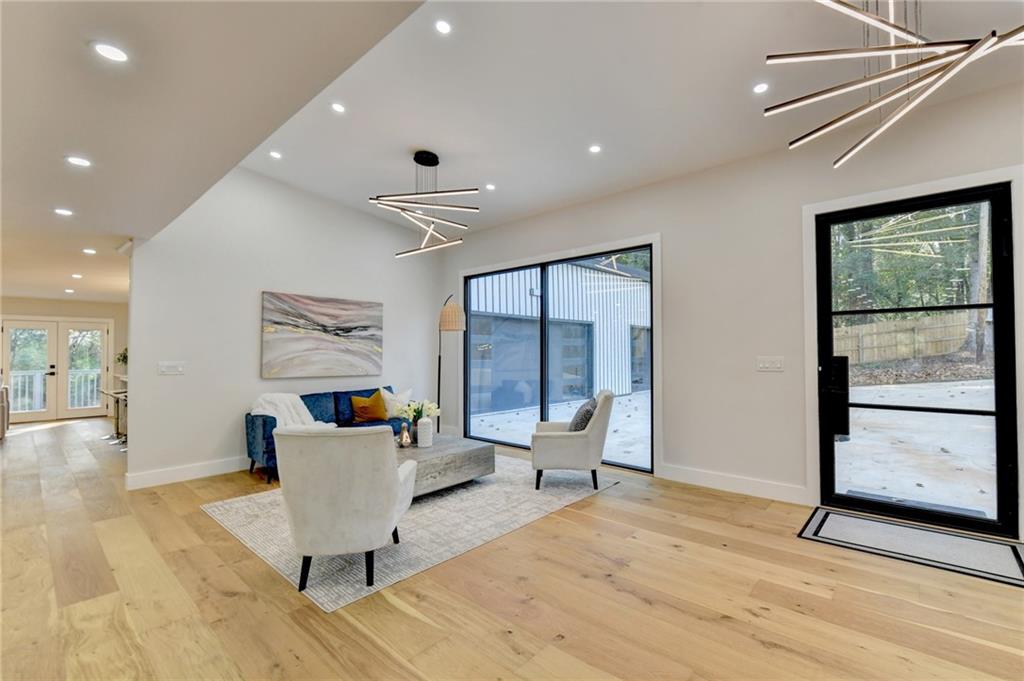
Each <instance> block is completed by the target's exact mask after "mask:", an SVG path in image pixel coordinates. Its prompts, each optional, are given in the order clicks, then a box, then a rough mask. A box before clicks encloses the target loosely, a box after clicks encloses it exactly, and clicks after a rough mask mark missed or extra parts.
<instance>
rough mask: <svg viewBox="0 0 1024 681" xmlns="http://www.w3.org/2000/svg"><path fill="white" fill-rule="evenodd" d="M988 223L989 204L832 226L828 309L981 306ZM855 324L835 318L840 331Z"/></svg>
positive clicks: (984, 293) (985, 278)
mask: <svg viewBox="0 0 1024 681" xmlns="http://www.w3.org/2000/svg"><path fill="white" fill-rule="evenodd" d="M987 223H988V205H987V204H977V203H975V204H967V205H962V206H950V207H945V208H941V209H935V210H926V211H916V212H913V213H907V214H903V215H898V216H895V215H894V216H887V217H882V218H875V219H872V220H860V221H855V222H848V223H844V224H838V225H834V226H833V228H832V309H833V310H854V309H867V308H892V307H924V306H933V305H953V304H960V303H973V302H978V301H979V300H985V299H986V297H987V292H988V276H989V275H988V272H989V271H990V268H989V258H990V251H991V249H990V248H988V247H987V245H986V246H985V247H984V248H983V246H982V243H981V241H982V240H984V242H985V243H986V244H987V241H988V224H987ZM983 250H984V251H985V260H984V261H983V262H979V257H978V256H979V253H980V252H982V251H983ZM898 316H900V315H898V314H894V315H879V318H880V319H890V318H896V317H898ZM903 316H905V315H903ZM861 321H863V320H861ZM855 322H856V320H854V319H852V318H849V317H838V318H837V323H838V324H840V325H843V324H847V323H855Z"/></svg>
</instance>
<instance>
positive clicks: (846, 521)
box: [800, 507, 1024, 587]
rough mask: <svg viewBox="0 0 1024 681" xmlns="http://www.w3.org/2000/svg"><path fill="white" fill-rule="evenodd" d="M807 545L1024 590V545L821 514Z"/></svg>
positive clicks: (811, 523)
mask: <svg viewBox="0 0 1024 681" xmlns="http://www.w3.org/2000/svg"><path fill="white" fill-rule="evenodd" d="M800 536H801V537H802V538H804V539H810V540H811V541H817V542H821V543H824V544H832V545H834V546H842V547H845V548H850V549H854V550H856V551H863V552H866V553H874V554H876V555H879V556H887V557H889V558H897V559H899V560H905V561H909V562H911V563H918V564H920V565H928V566H931V567H936V568H940V569H943V570H950V571H952V572H959V573H961V574H965V575H971V576H974V577H981V578H983V579H990V580H993V581H996V582H1002V583H1004V584H1012V585H1014V586H1020V587H1024V559H1022V551H1024V545H1022V544H1018V543H1011V542H1001V541H995V540H991V539H985V538H983V537H974V536H970V535H964V534H955V533H953V532H947V531H945V530H941V529H932V528H929V527H921V526H919V525H907V524H903V523H898V522H895V521H891V520H883V519H881V518H868V517H865V516H860V515H855V514H852V513H842V512H839V511H833V510H831V509H827V508H820V507H819V508H816V509H814V513H812V514H811V517H810V518H808V520H807V524H806V525H804V528H803V529H802V530H800Z"/></svg>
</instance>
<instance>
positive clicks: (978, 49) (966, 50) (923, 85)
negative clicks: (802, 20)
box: [764, 0, 1024, 168]
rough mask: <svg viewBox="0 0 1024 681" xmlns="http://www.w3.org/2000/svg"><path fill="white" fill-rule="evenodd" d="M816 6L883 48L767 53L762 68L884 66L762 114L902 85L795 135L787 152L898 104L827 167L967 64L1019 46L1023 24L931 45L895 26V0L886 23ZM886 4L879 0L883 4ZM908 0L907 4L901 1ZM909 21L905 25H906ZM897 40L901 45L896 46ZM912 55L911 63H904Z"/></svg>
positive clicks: (833, 0)
mask: <svg viewBox="0 0 1024 681" xmlns="http://www.w3.org/2000/svg"><path fill="white" fill-rule="evenodd" d="M815 1H816V2H818V3H819V4H821V5H824V6H825V7H828V8H829V9H833V10H835V11H837V12H840V13H842V14H845V15H846V16H848V17H851V18H853V19H856V20H857V21H861V22H863V23H865V24H867V25H868V26H870V27H873V28H875V29H878V30H879V31H882V32H884V33H887V34H888V42H889V44H888V45H879V46H874V47H872V46H867V45H865V46H864V47H856V48H848V49H838V50H819V51H815V52H794V53H789V54H770V55H768V56H767V58H766V59H765V62H766V63H768V64H796V63H801V62H813V61H831V60H835V59H863V58H871V57H879V58H881V57H889V60H890V61H889V65H890V68H888V69H886V70H883V71H879V72H878V73H874V74H872V75H869V76H865V77H864V78H859V79H857V80H851V81H848V82H846V83H840V84H839V85H834V86H832V87H830V88H826V89H824V90H819V91H817V92H812V93H810V94H808V95H804V96H802V97H797V98H796V99H791V100H789V101H788V102H782V103H780V104H775V105H774V106H770V107H768V108H767V109H765V110H764V115H765V116H773V115H775V114H779V113H782V112H784V111H791V110H793V109H796V108H799V107H801V106H807V105H808V104H814V103H816V102H821V101H824V100H826V99H829V98H831V97H835V96H837V95H842V94H846V93H848V92H853V91H855V90H859V89H862V88H870V87H873V86H875V85H878V86H879V92H880V91H881V84H882V83H886V82H888V81H891V80H895V79H897V78H899V79H902V82H901V83H900V84H899V85H897V86H896V87H894V88H892V89H890V90H889V91H888V92H885V93H880V94H879V96H878V97H877V98H874V99H871V100H869V101H868V102H867V103H866V104H862V105H861V106H858V107H857V108H855V109H853V110H851V111H849V112H847V113H845V114H843V115H842V116H839V117H838V118H834V119H832V120H831V121H829V122H828V123H825V124H824V125H822V126H819V127H817V128H815V129H814V130H811V131H810V132H808V133H806V134H804V135H801V136H800V137H797V138H796V139H794V140H793V141H791V142H790V143H789V148H790V149H795V148H797V147H799V146H800V145H802V144H806V143H807V142H810V141H811V140H814V139H817V138H818V137H821V136H822V135H824V134H825V133H827V132H831V131H833V130H835V129H836V128H839V127H840V126H843V125H846V124H847V123H849V122H851V121H854V120H856V119H858V118H860V117H861V116H863V115H865V114H867V113H870V112H871V111H875V110H876V109H879V108H881V107H883V106H885V105H886V104H890V103H892V102H897V101H899V100H903V101H902V102H901V103H900V104H899V105H898V106H897V107H896V108H895V109H893V110H892V111H891V112H889V113H888V114H886V115H885V116H884V117H881V119H880V121H879V123H878V125H877V126H876V127H875V128H874V129H872V130H871V132H869V133H868V134H867V135H865V136H864V137H862V138H861V139H860V141H858V142H857V143H856V144H854V145H853V146H852V147H850V148H849V149H847V150H846V151H845V152H843V154H842V155H841V156H840V157H839V158H837V159H836V160H835V161H834V162H833V163H832V167H833V168H838V167H839V166H841V165H843V164H844V163H846V162H847V161H849V160H850V158H852V157H853V156H854V154H856V153H857V152H859V151H860V150H862V149H863V148H864V147H866V146H867V145H868V144H870V143H871V142H873V141H874V140H875V139H877V138H878V137H879V136H880V135H881V134H882V133H884V132H885V131H886V130H888V129H889V128H891V127H892V126H893V125H894V124H895V123H896V122H897V121H899V120H900V119H901V118H903V117H904V116H906V115H907V114H908V113H910V111H911V110H913V109H914V108H915V107H917V106H918V105H919V104H921V102H923V101H924V100H925V99H927V98H928V97H929V96H931V95H932V94H933V93H934V92H935V91H936V90H938V89H939V88H940V87H942V86H943V85H945V84H946V83H947V82H949V81H950V80H951V79H952V78H953V77H954V76H956V75H957V74H958V73H960V71H962V70H963V69H964V68H965V67H966V66H967V65H968V64H971V63H972V62H975V61H978V60H979V59H981V58H982V57H986V56H988V55H990V54H992V53H993V52H995V51H996V50H999V49H1002V48H1004V47H1011V46H1024V26H1018V27H1017V28H1015V29H1013V30H1012V31H1009V32H1007V33H1004V34H1002V35H998V34H997V33H996V31H992V32H990V33H988V34H986V35H984V36H982V37H981V38H978V39H977V40H944V41H933V40H929V39H928V38H926V37H924V36H923V35H920V34H919V33H915V32H914V31H911V30H909V29H908V28H905V27H903V26H900V25H899V24H897V23H895V4H896V3H895V0H887V2H888V15H889V18H888V19H884V18H882V17H880V16H878V15H877V14H872V13H871V12H868V11H866V10H863V9H861V8H859V7H855V6H854V5H851V4H849V3H847V2H843V1H842V0H815ZM885 1H886V0H882V2H885ZM905 1H907V2H909V0H905ZM907 23H909V22H907ZM897 40H899V41H902V42H903V43H905V44H897ZM897 56H903V57H906V58H907V63H905V64H902V65H897V63H896V58H897ZM911 57H913V58H915V59H917V60H916V61H910V58H911Z"/></svg>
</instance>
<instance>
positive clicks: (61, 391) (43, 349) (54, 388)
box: [3, 319, 109, 423]
mask: <svg viewBox="0 0 1024 681" xmlns="http://www.w3.org/2000/svg"><path fill="white" fill-rule="evenodd" d="M107 342H108V325H107V324H106V323H105V322H90V321H70V320H69V321H36V320H30V319H5V320H4V322H3V370H4V383H5V384H6V385H7V386H8V391H9V396H8V397H9V401H10V405H11V422H12V423H22V422H27V421H47V420H52V419H65V418H80V417H87V416H103V415H105V414H106V413H107V404H106V403H107V400H106V397H105V396H104V395H103V394H102V393H101V392H100V390H101V389H102V388H104V387H105V386H106V381H107V377H108V375H109V361H108V357H107V354H108V348H107Z"/></svg>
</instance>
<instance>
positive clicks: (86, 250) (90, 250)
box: [82, 248, 96, 255]
mask: <svg viewBox="0 0 1024 681" xmlns="http://www.w3.org/2000/svg"><path fill="white" fill-rule="evenodd" d="M82 253H85V254H86V255H96V249H95V248H83V249H82Z"/></svg>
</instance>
